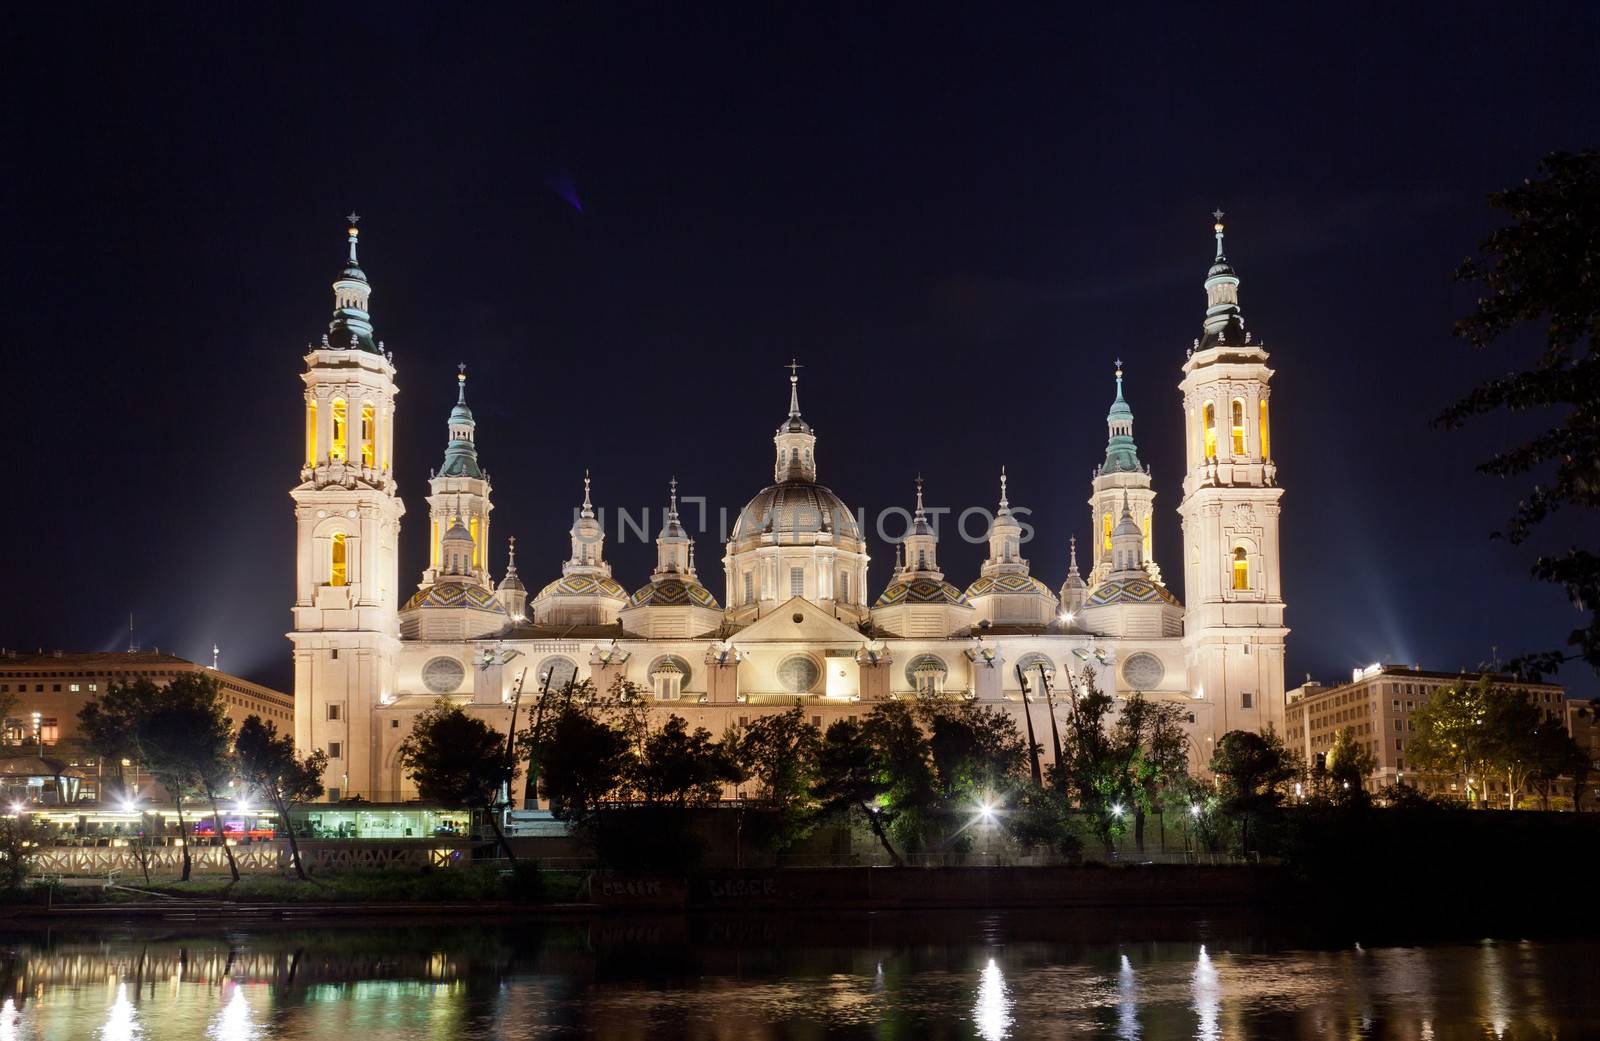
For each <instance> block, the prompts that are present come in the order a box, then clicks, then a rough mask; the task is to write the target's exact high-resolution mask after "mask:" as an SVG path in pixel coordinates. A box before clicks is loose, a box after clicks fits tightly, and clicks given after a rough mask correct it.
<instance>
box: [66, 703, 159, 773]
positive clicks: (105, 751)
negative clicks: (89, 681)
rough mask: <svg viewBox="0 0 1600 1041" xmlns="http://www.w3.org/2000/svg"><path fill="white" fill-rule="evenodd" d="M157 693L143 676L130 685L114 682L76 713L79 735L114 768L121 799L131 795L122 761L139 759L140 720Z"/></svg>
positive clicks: (101, 758)
mask: <svg viewBox="0 0 1600 1041" xmlns="http://www.w3.org/2000/svg"><path fill="white" fill-rule="evenodd" d="M160 691H161V688H160V687H158V686H156V685H155V683H153V682H152V681H150V680H149V679H145V678H142V677H141V678H140V679H137V680H135V681H133V682H132V683H113V684H112V685H111V688H110V689H109V690H107V691H106V692H105V693H104V694H102V695H101V696H100V697H98V698H95V699H93V700H91V701H90V702H88V703H87V704H86V705H84V706H83V708H81V709H79V710H78V729H79V732H80V733H81V734H82V735H83V737H84V740H85V741H87V742H88V744H89V747H90V748H92V749H94V752H95V755H97V756H98V757H99V758H100V761H101V763H107V762H109V763H110V764H111V765H112V767H113V769H115V771H116V776H117V779H116V782H115V786H116V789H117V791H118V793H120V794H121V795H122V796H123V797H124V798H127V797H129V796H131V795H132V794H133V793H132V792H130V791H129V790H128V779H127V776H126V774H125V772H124V769H123V766H122V764H123V761H124V760H130V761H137V760H138V759H139V758H140V754H139V748H138V730H139V720H140V719H141V718H143V716H144V715H145V714H146V713H147V712H149V711H150V706H151V704H152V703H153V702H154V701H155V700H156V698H157V696H158V695H159V694H160Z"/></svg>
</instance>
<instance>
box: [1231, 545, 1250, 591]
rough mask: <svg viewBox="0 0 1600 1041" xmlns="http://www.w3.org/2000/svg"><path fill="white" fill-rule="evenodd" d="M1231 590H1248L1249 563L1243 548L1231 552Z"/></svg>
mask: <svg viewBox="0 0 1600 1041" xmlns="http://www.w3.org/2000/svg"><path fill="white" fill-rule="evenodd" d="M1233 588H1235V589H1249V588H1250V561H1249V559H1248V556H1247V555H1246V554H1245V551H1244V547H1243V546H1240V547H1239V548H1238V549H1236V550H1234V551H1233Z"/></svg>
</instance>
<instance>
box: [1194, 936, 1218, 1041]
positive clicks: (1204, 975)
mask: <svg viewBox="0 0 1600 1041" xmlns="http://www.w3.org/2000/svg"><path fill="white" fill-rule="evenodd" d="M1193 987H1194V1011H1195V1014H1196V1015H1198V1016H1199V1017H1200V1025H1199V1026H1198V1027H1197V1028H1196V1029H1195V1035H1194V1036H1195V1037H1197V1038H1199V1039H1200V1041H1217V1039H1218V1038H1219V1037H1221V1036H1222V1035H1221V1034H1219V1033H1217V1010H1218V1009H1219V1008H1221V1007H1222V989H1221V988H1220V987H1219V986H1217V968H1216V966H1215V965H1212V964H1211V955H1210V953H1209V952H1207V951H1206V948H1205V944H1201V945H1200V957H1199V958H1197V959H1196V960H1195V964H1194V976H1193Z"/></svg>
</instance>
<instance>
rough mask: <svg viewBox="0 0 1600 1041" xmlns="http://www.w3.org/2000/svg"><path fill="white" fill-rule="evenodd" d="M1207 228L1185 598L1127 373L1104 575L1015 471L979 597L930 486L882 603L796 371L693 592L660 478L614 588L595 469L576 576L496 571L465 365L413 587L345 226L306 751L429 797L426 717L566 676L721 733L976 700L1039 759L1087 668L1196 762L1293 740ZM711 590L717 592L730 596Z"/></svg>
mask: <svg viewBox="0 0 1600 1041" xmlns="http://www.w3.org/2000/svg"><path fill="white" fill-rule="evenodd" d="M1215 236H1216V253H1215V257H1214V259H1213V261H1212V263H1211V266H1210V269H1209V270H1208V271H1207V273H1206V278H1205V293H1206V312H1205V319H1204V326H1203V331H1202V333H1201V335H1200V336H1199V337H1198V338H1197V339H1195V340H1194V342H1193V344H1192V346H1191V347H1190V348H1189V350H1188V352H1187V358H1186V360H1185V361H1184V363H1183V365H1182V380H1181V383H1180V385H1179V386H1180V390H1181V392H1182V404H1181V407H1182V409H1183V413H1184V417H1185V425H1184V430H1185V449H1186V458H1187V469H1186V471H1185V473H1184V476H1183V494H1182V498H1181V500H1180V502H1179V504H1178V514H1179V517H1180V518H1181V523H1182V526H1183V540H1182V541H1183V554H1184V559H1183V578H1184V582H1183V590H1184V594H1185V597H1186V599H1187V604H1185V603H1182V602H1180V601H1179V600H1178V598H1177V596H1176V595H1175V594H1174V593H1173V592H1172V591H1171V590H1169V589H1168V587H1167V586H1166V584H1165V583H1164V581H1163V577H1162V569H1161V567H1160V566H1159V565H1158V564H1157V562H1156V561H1155V559H1154V556H1153V554H1152V552H1151V550H1152V545H1153V543H1152V537H1151V536H1152V526H1153V525H1154V523H1155V517H1156V511H1155V490H1154V487H1153V485H1152V482H1151V475H1150V471H1149V468H1148V467H1146V466H1145V465H1144V464H1142V463H1141V462H1140V461H1139V454H1138V449H1137V447H1136V445H1135V442H1134V436H1133V410H1132V408H1131V407H1130V406H1129V403H1128V401H1127V399H1126V398H1125V397H1124V396H1123V374H1122V370H1121V367H1120V365H1119V367H1118V369H1117V373H1116V385H1115V396H1114V398H1113V400H1112V404H1111V409H1110V411H1109V412H1108V414H1107V416H1106V424H1107V440H1106V449H1105V458H1104V460H1103V461H1102V462H1101V463H1100V464H1099V466H1098V467H1097V468H1096V470H1095V476H1094V478H1093V480H1092V482H1091V487H1090V489H1089V500H1088V504H1089V509H1090V516H1089V521H1090V525H1091V527H1090V532H1091V534H1092V537H1091V538H1090V539H1088V540H1087V541H1086V542H1085V545H1084V549H1085V554H1084V556H1085V565H1086V566H1087V572H1086V573H1085V572H1084V571H1083V570H1081V569H1080V565H1079V561H1078V553H1077V546H1076V540H1074V542H1073V545H1074V549H1073V553H1072V559H1071V563H1070V565H1069V567H1068V571H1067V574H1066V575H1065V576H1064V577H1062V580H1061V581H1060V582H1059V584H1057V585H1054V588H1052V583H1051V582H1047V581H1045V579H1044V578H1042V577H1041V576H1036V575H1035V574H1033V572H1032V569H1031V568H1030V566H1029V563H1028V561H1027V559H1026V558H1025V557H1023V555H1022V550H1023V542H1024V532H1025V528H1024V525H1023V524H1022V522H1021V520H1020V518H1019V517H1018V516H1017V514H1015V513H1013V511H1012V509H1011V506H1010V503H1009V501H1008V489H1007V486H1006V478H1005V475H1004V473H1003V471H1002V473H1001V474H1000V476H999V486H998V489H997V490H998V493H999V494H998V501H997V504H996V507H995V509H994V511H993V513H992V523H991V524H990V526H989V532H988V544H989V551H988V557H987V559H986V560H985V561H984V562H983V564H982V566H981V568H980V570H979V573H978V574H977V575H976V576H975V577H973V578H972V580H971V581H970V582H969V583H967V584H966V585H965V586H963V585H962V584H961V583H960V581H957V580H953V576H948V575H947V574H946V573H945V572H944V570H943V569H942V568H941V566H940V563H939V533H938V529H937V525H936V524H934V523H933V522H932V520H931V519H930V511H929V510H927V509H925V508H924V505H923V491H922V484H921V480H920V479H919V480H918V482H917V484H916V487H915V499H914V503H908V506H912V507H913V509H912V521H911V524H910V525H909V527H908V530H907V533H906V535H905V537H904V538H903V539H901V540H900V542H899V543H897V544H896V545H894V547H893V552H894V554H895V567H894V571H893V574H892V577H891V579H890V582H889V584H888V586H887V588H885V589H883V590H881V591H879V592H878V593H877V595H876V596H873V595H872V591H871V590H870V589H869V588H868V583H867V563H868V559H869V557H868V546H867V540H866V536H865V532H864V531H863V525H862V519H861V518H860V517H858V516H857V515H856V514H855V513H854V512H852V511H851V509H850V508H849V507H848V506H846V505H845V503H844V502H843V501H842V500H841V499H840V497H839V496H838V495H836V494H835V493H834V492H833V491H832V490H830V489H829V488H828V487H827V486H826V485H824V484H822V483H821V481H820V476H821V473H822V467H821V460H822V458H823V453H822V452H821V451H819V445H818V437H817V434H816V432H815V431H814V430H813V429H812V427H811V425H810V423H808V422H807V421H806V419H805V417H804V415H803V414H802V412H801V409H800V388H799V379H798V374H797V372H796V371H795V370H794V369H791V370H790V376H789V387H788V390H789V395H788V410H787V415H785V416H783V418H782V420H781V422H780V423H779V425H778V428H777V431H776V433H775V434H774V435H773V448H774V454H773V472H772V478H771V482H770V483H768V484H767V486H766V487H764V488H762V489H761V490H760V491H758V492H756V493H755V495H754V497H753V498H751V500H750V502H749V504H748V505H747V506H745V508H744V509H743V510H742V511H741V512H740V514H739V516H738V519H737V522H736V523H735V524H734V526H733V528H732V531H731V532H730V534H729V537H728V539H727V542H726V543H725V544H724V545H723V546H722V547H721V548H722V560H721V564H722V575H721V581H720V582H712V580H711V577H710V576H709V575H707V576H704V578H703V577H702V570H701V567H700V566H699V565H697V562H696V557H695V540H694V536H693V535H691V534H690V532H689V531H688V530H687V529H686V528H685V526H684V524H683V521H682V519H681V517H680V514H679V510H678V499H677V489H676V484H675V482H674V483H672V484H669V485H667V486H664V487H663V488H662V493H663V494H662V498H663V500H664V505H665V507H666V509H665V514H664V516H665V521H664V523H663V524H662V527H661V529H660V532H659V534H658V535H657V537H656V564H655V568H654V570H653V571H651V573H650V575H649V576H648V578H647V579H646V580H644V581H643V582H642V583H640V584H637V585H635V581H636V580H635V581H628V582H626V583H625V582H624V581H622V580H620V579H619V578H618V577H617V576H616V575H614V574H613V573H612V568H611V565H610V563H608V562H607V560H606V555H605V543H606V538H605V530H604V527H603V524H602V517H603V511H601V510H598V509H597V508H596V506H595V504H594V495H595V492H596V489H595V488H594V487H593V486H592V485H591V482H590V480H589V477H588V476H587V475H585V478H584V482H583V489H582V494H583V499H582V503H581V505H580V506H579V507H578V508H577V509H576V510H575V515H574V523H573V526H572V529H571V554H570V556H569V557H568V559H567V560H566V561H565V563H564V564H563V565H562V567H561V573H560V574H559V575H555V576H547V575H540V576H532V575H530V576H529V578H530V579H532V580H533V581H534V585H535V586H536V587H537V592H534V593H532V594H531V595H530V592H529V590H530V588H532V587H530V586H528V585H524V580H523V577H522V576H521V575H520V574H519V573H518V570H517V565H516V554H515V548H516V547H515V540H514V539H513V540H509V551H508V553H507V558H506V563H505V567H504V569H503V571H501V572H500V574H499V577H498V580H496V577H495V575H494V574H493V573H492V571H491V567H490V563H491V547H492V546H493V543H492V542H491V539H490V519H491V513H492V510H493V506H492V503H491V495H492V491H493V489H492V487H491V485H490V481H489V476H488V473H487V471H485V470H484V469H483V466H482V463H481V461H480V458H479V454H478V444H477V438H476V425H475V423H474V420H473V415H472V410H471V408H470V407H468V405H467V399H466V376H465V374H464V373H458V375H457V386H458V394H457V400H456V405H455V407H454V408H453V409H452V410H451V412H450V415H449V418H448V422H447V428H448V440H447V442H446V445H445V449H444V457H443V462H442V464H441V465H440V466H439V468H438V469H437V470H435V471H433V473H432V476H431V477H430V479H429V483H428V495H427V497H426V500H425V501H426V503H427V508H428V516H427V519H426V520H425V521H424V522H422V523H421V524H420V525H419V527H422V528H423V529H425V531H426V534H427V538H428V546H429V550H428V557H427V567H426V568H425V569H424V570H423V572H422V576H421V582H420V583H419V584H418V585H417V587H416V589H415V591H414V592H413V591H411V590H410V589H409V587H407V588H406V589H404V590H403V589H402V587H401V580H400V574H399V547H400V534H401V518H402V515H403V514H404V513H405V506H404V504H403V503H402V502H401V499H400V496H399V493H398V490H397V485H396V481H395V472H396V460H395V459H394V458H393V446H394V424H395V396H396V394H397V385H396V370H395V367H394V363H393V359H392V356H391V355H390V354H389V353H388V352H387V351H386V350H385V349H384V345H383V343H382V341H380V340H378V339H376V338H375V336H374V332H373V326H372V321H371V316H370V308H369V303H370V297H371V293H372V287H371V284H370V283H369V281H368V279H367V276H366V274H365V273H364V272H363V271H362V269H361V266H360V264H359V262H358V259H357V243H358V231H357V228H356V227H355V226H354V218H353V217H352V225H351V227H350V229H349V255H348V258H347V261H346V263H345V266H344V268H343V270H342V271H341V272H340V274H339V277H338V278H337V279H336V280H335V281H334V283H333V293H334V313H333V319H332V321H331V322H330V323H329V326H328V332H327V334H326V335H324V336H323V337H322V338H321V341H320V342H319V343H316V344H312V345H311V346H310V347H309V349H308V351H307V354H306V357H305V365H306V368H305V372H304V374H303V379H304V381H305V415H306V427H305V463H304V466H302V468H301V470H300V475H299V482H298V484H297V485H296V486H295V487H294V489H293V491H292V492H291V495H292V496H293V498H294V503H295V522H296V529H297V534H296V547H297V549H296V583H295V588H296V592H295V603H294V628H293V631H292V632H290V633H289V638H290V640H291V641H292V642H293V644H294V661H295V670H294V696H295V738H296V741H297V742H298V744H299V745H300V746H301V747H302V748H313V747H315V748H322V749H325V750H327V751H328V753H329V756H330V760H329V766H328V774H327V777H326V782H327V785H328V788H329V798H330V799H338V798H349V797H352V796H361V797H363V798H366V799H368V800H371V801H383V802H388V801H397V800H401V799H406V798H411V797H413V796H414V795H415V792H414V790H413V789H412V788H411V786H410V783H409V781H407V780H406V779H405V778H404V776H403V773H402V770H401V768H400V763H399V747H400V744H401V742H402V741H403V740H404V739H405V737H406V736H407V735H408V733H409V732H410V726H411V720H412V719H413V718H414V717H415V716H416V715H417V714H418V713H420V712H421V711H423V710H424V709H426V708H428V707H429V706H430V705H432V704H433V703H434V702H435V701H437V700H438V699H439V698H441V697H447V698H450V699H452V700H454V701H456V702H458V703H459V704H461V705H462V706H463V707H465V708H466V709H467V710H468V711H470V712H472V713H474V714H478V715H481V716H483V717H484V718H485V719H486V720H488V721H489V722H491V723H493V724H494V725H495V726H497V727H500V728H501V729H505V728H506V727H507V726H509V725H510V723H511V718H512V713H513V705H514V704H517V703H520V707H521V709H522V711H523V712H524V713H528V712H531V711H532V705H533V703H534V702H535V700H536V698H537V696H538V691H539V690H540V689H541V686H542V684H543V683H544V682H545V677H547V676H548V678H549V679H548V682H549V684H550V688H551V689H559V688H560V687H561V686H562V685H563V684H564V683H565V682H566V681H567V680H569V679H572V678H577V679H591V680H592V681H593V683H594V686H595V688H596V689H597V690H598V691H600V692H602V693H604V692H606V691H608V690H610V689H611V688H612V686H613V685H614V683H615V682H616V681H618V680H619V679H625V680H628V681H631V682H632V683H634V684H637V685H638V687H639V688H641V689H643V690H644V691H647V692H648V693H649V695H650V696H651V697H652V698H653V703H654V704H657V705H659V707H660V710H661V711H662V712H663V713H667V712H672V713H676V714H678V715H681V716H684V717H685V718H686V719H688V720H689V722H690V723H691V725H696V724H698V725H703V726H705V727H707V728H708V729H710V730H711V731H712V732H713V733H721V732H722V731H723V729H724V728H725V727H726V726H728V725H729V724H737V723H739V722H741V721H746V720H748V719H749V718H750V717H752V716H754V715H757V714H760V713H762V712H771V711H782V710H785V709H787V708H789V707H791V706H793V705H794V704H795V702H796V699H799V700H800V701H801V702H802V703H803V704H804V705H805V708H806V711H807V712H808V714H810V716H811V718H812V720H813V721H814V722H816V723H818V724H820V725H822V726H824V727H825V726H826V725H827V724H828V723H829V722H831V721H832V720H835V719H838V718H841V717H846V716H857V715H860V714H862V713H864V712H868V711H870V710H871V703H873V702H876V701H882V700H885V699H891V698H905V697H912V696H915V695H917V694H923V695H932V696H943V697H951V698H957V697H959V698H970V699H975V700H976V701H978V702H979V703H981V704H986V705H992V706H995V707H998V708H1002V709H1004V710H1005V711H1008V712H1010V713H1012V714H1013V715H1015V716H1016V717H1018V722H1019V724H1022V725H1023V726H1024V728H1027V727H1031V728H1032V732H1033V734H1034V735H1035V737H1036V738H1037V739H1038V740H1039V741H1040V743H1041V744H1043V745H1044V754H1045V757H1046V760H1047V761H1048V758H1049V756H1050V741H1049V737H1048V735H1049V728H1050V719H1049V711H1050V709H1049V707H1048V702H1047V699H1046V696H1045V692H1044V683H1045V681H1048V682H1049V683H1050V684H1051V689H1052V692H1053V695H1054V697H1055V704H1056V705H1057V706H1059V705H1060V704H1061V700H1060V698H1061V697H1062V696H1063V695H1066V694H1067V693H1068V692H1070V690H1071V689H1072V683H1073V680H1074V678H1075V677H1078V676H1081V675H1082V674H1083V673H1084V671H1085V670H1088V671H1089V672H1091V673H1092V674H1094V676H1095V677H1096V679H1097V681H1098V683H1099V685H1100V686H1101V688H1102V689H1105V690H1110V691H1114V692H1116V693H1117V694H1118V695H1121V696H1126V695H1128V694H1130V693H1132V692H1134V691H1139V692H1143V693H1144V694H1145V695H1146V696H1148V697H1151V698H1159V699H1162V700H1171V701H1177V702H1181V703H1182V705H1183V706H1184V707H1185V709H1186V712H1185V716H1184V718H1185V719H1186V720H1187V721H1188V723H1189V727H1190V741H1191V749H1190V761H1191V763H1192V764H1194V765H1195V766H1196V768H1197V769H1198V768H1203V767H1204V764H1205V763H1206V762H1207V761H1208V760H1209V759H1210V754H1211V748H1212V745H1213V743H1214V742H1215V740H1216V738H1217V737H1218V736H1220V735H1221V734H1223V733H1225V732H1226V731H1229V730H1235V729H1246V730H1264V729H1266V728H1268V727H1269V726H1271V727H1277V728H1280V729H1281V727H1282V725H1283V711H1284V675H1283V669H1284V663H1283V653H1284V638H1285V636H1286V635H1287V633H1288V630H1287V629H1286V628H1284V625H1283V609H1284V606H1283V592H1282V586H1281V580H1280V573H1279V554H1278V511H1279V503H1278V500H1279V497H1280V495H1281V494H1282V492H1281V489H1280V488H1279V487H1278V482H1277V468H1276V466H1275V465H1274V464H1273V461H1272V451H1271V442H1270V437H1269V425H1268V399H1269V394H1270V390H1269V386H1268V383H1269V380H1270V379H1271V376H1272V370H1271V369H1270V368H1268V366H1267V357H1268V356H1267V352H1266V350H1265V349H1264V348H1263V346H1262V345H1261V343H1260V342H1258V341H1256V340H1255V338H1254V337H1253V335H1252V334H1251V333H1249V332H1247V331H1246V330H1245V325H1244V318H1243V314H1242V312H1241V310H1240V306H1239V297H1238V286H1239V279H1238V276H1237V275H1236V274H1235V272H1234V269H1233V267H1232V265H1231V264H1230V263H1229V261H1228V258H1227V256H1226V254H1225V253H1224V251H1223V226H1222V223H1221V214H1218V215H1217V224H1216V226H1215ZM780 401H781V399H779V400H777V401H774V405H775V406H777V405H779V404H780ZM776 410H777V409H776V408H775V410H774V411H776ZM401 463H402V465H404V466H407V467H413V466H416V465H417V464H415V463H414V462H412V461H409V460H403V461H401ZM754 483H755V482H754V481H752V484H754ZM908 491H910V489H908ZM908 498H910V496H908ZM1063 523H1065V522H1063ZM712 566H713V567H714V566H715V565H712ZM1054 577H1055V576H1051V578H1052V579H1053V578H1054ZM711 584H715V585H719V586H720V589H721V598H720V600H719V598H718V596H717V594H715V593H714V592H713V591H712V589H711V587H710V586H711ZM405 594H409V595H405ZM403 595H404V600H403V601H402V596H403ZM519 690H520V691H521V696H520V702H519ZM520 721H521V722H526V721H527V715H526V714H524V715H523V716H521V717H520Z"/></svg>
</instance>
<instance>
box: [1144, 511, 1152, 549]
mask: <svg viewBox="0 0 1600 1041" xmlns="http://www.w3.org/2000/svg"><path fill="white" fill-rule="evenodd" d="M1154 557H1155V554H1154V553H1152V552H1151V550H1150V514H1148V513H1147V514H1145V515H1144V559H1146V560H1151V559H1153V558H1154Z"/></svg>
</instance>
